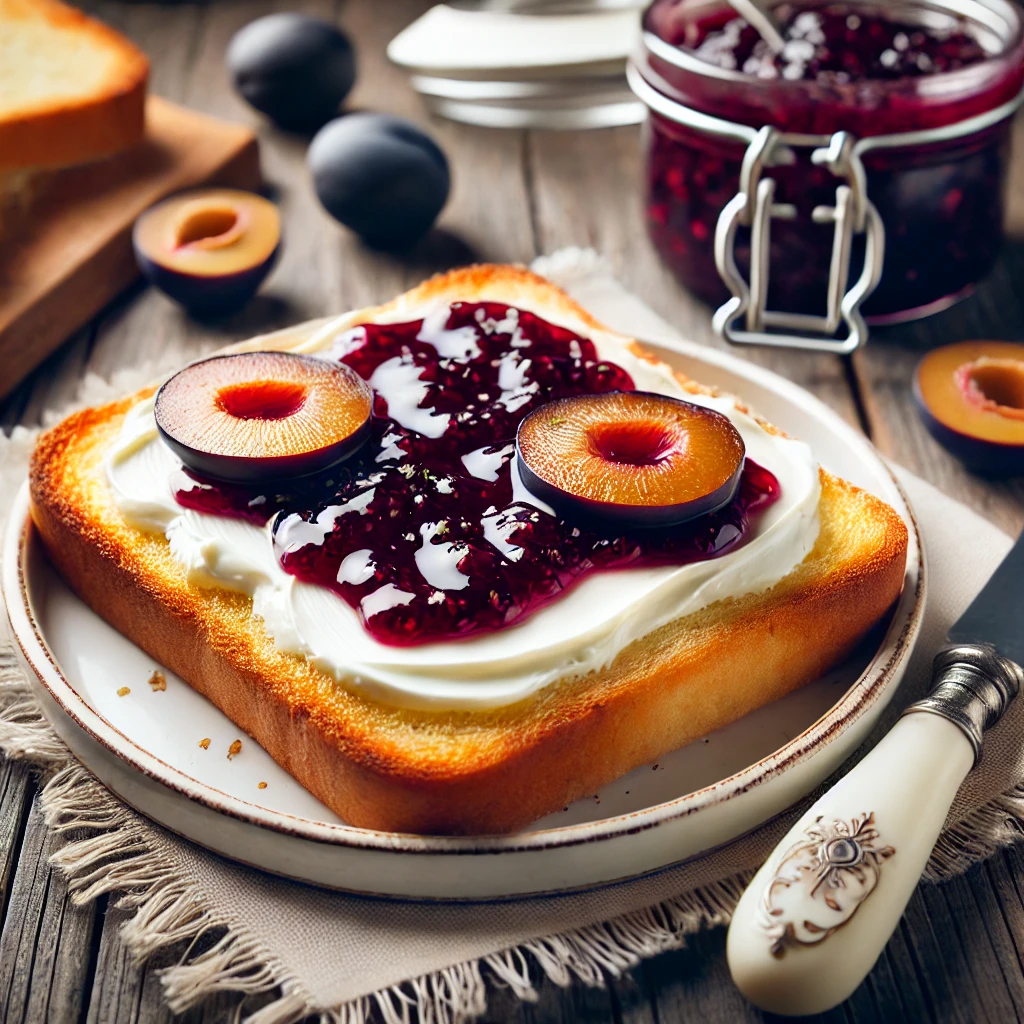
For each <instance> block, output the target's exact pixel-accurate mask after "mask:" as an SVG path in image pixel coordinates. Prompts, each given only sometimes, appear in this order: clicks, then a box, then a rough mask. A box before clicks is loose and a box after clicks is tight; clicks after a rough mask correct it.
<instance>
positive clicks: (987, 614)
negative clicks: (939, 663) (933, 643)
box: [946, 534, 1024, 665]
mask: <svg viewBox="0 0 1024 1024" xmlns="http://www.w3.org/2000/svg"><path fill="white" fill-rule="evenodd" d="M946 636H947V639H948V640H949V641H950V642H951V643H955V644H992V645H993V646H994V647H995V648H996V650H997V651H998V652H999V653H1000V654H1001V655H1002V656H1003V657H1004V658H1009V659H1010V660H1011V661H1014V662H1016V663H1017V664H1018V665H1024V534H1021V536H1020V537H1018V538H1017V542H1016V543H1015V544H1014V545H1013V547H1012V548H1010V551H1009V554H1007V556H1006V557H1005V558H1004V559H1003V560H1002V562H1001V563H1000V565H999V568H998V569H996V571H995V572H994V573H993V574H992V576H991V578H990V579H989V581H988V583H986V584H985V586H984V587H982V589H981V593H979V594H978V596H977V597H976V598H975V599H974V600H973V601H972V602H971V603H970V605H969V606H968V608H967V611H965V612H964V613H963V615H961V616H960V618H959V619H957V621H956V622H955V623H954V624H953V625H952V626H950V627H949V632H948V633H947V634H946Z"/></svg>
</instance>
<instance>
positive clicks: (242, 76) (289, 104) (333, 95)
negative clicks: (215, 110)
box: [227, 12, 356, 130]
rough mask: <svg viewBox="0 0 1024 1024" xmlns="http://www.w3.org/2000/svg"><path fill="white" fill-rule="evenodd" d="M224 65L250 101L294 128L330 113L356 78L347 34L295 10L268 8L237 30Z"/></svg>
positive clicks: (313, 125) (319, 120)
mask: <svg viewBox="0 0 1024 1024" xmlns="http://www.w3.org/2000/svg"><path fill="white" fill-rule="evenodd" d="M227 65H228V70H229V71H230V72H231V75H232V77H233V78H234V82H235V87H236V88H237V89H238V91H239V92H240V93H241V94H242V96H243V97H244V98H245V99H246V100H247V101H248V102H249V103H251V104H252V105H253V106H254V107H255V108H256V109H257V110H259V111H261V112H262V113H264V114H266V115H267V116H268V117H270V118H271V119H272V120H274V121H275V122H277V124H279V125H281V126H282V127H284V128H293V129H299V130H301V129H314V128H319V127H320V126H321V125H322V124H324V122H326V121H329V120H330V119H331V118H332V117H335V116H336V115H337V113H338V107H339V106H340V104H341V101H342V100H343V99H344V98H345V97H346V96H347V95H348V93H349V91H350V90H351V88H352V85H353V83H354V82H355V80H356V64H355V56H354V54H353V52H352V44H351V43H350V42H349V40H348V37H347V36H346V35H345V34H344V33H343V32H342V31H341V30H340V29H339V28H338V27H337V26H336V25H332V24H331V23H330V22H327V21H323V20H321V19H320V18H313V17H310V16H309V15H307V14H296V13H294V12H281V13H278V14H268V15H267V16H266V17H265V18H257V19H256V21H252V22H250V23H249V24H248V25H246V26H245V28H242V29H240V30H239V31H238V32H236V33H235V35H234V37H233V38H232V40H231V42H230V43H229V44H228V49H227Z"/></svg>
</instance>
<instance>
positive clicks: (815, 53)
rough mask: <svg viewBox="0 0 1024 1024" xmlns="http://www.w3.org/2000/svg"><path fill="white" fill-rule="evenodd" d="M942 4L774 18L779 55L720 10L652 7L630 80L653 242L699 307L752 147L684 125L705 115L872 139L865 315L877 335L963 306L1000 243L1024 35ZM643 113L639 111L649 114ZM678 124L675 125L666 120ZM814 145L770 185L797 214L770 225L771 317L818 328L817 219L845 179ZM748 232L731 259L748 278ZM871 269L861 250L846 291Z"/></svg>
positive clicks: (829, 236)
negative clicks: (877, 250)
mask: <svg viewBox="0 0 1024 1024" xmlns="http://www.w3.org/2000/svg"><path fill="white" fill-rule="evenodd" d="M952 6H953V5H952V3H950V5H949V7H948V8H947V7H946V0H936V2H935V3H914V2H910V0H898V2H896V3H894V4H888V5H880V4H872V3H869V2H863V0H843V2H841V3H821V2H816V0H799V2H788V3H783V4H778V5H776V6H774V7H773V13H774V15H775V17H776V21H777V22H778V23H779V24H780V27H781V31H782V34H783V37H784V39H785V48H784V49H783V51H782V52H781V53H780V54H778V55H776V54H774V53H772V52H771V50H770V49H769V47H768V45H767V43H765V42H764V40H762V39H761V38H760V36H759V35H758V33H757V32H756V31H755V30H754V29H753V28H751V27H750V26H749V25H748V24H747V23H746V22H744V21H743V20H742V19H740V18H737V17H736V15H735V12H734V11H733V10H732V9H731V8H730V7H729V6H728V5H727V4H726V3H724V2H715V0H712V2H711V3H707V2H705V0H699V2H698V0H655V2H654V3H653V4H652V5H651V6H650V7H649V8H648V10H647V12H646V14H645V19H644V28H645V34H644V40H645V50H644V55H643V56H642V57H641V58H639V59H638V61H637V63H636V66H635V70H636V71H637V72H638V74H639V76H640V79H641V81H642V82H643V83H645V84H646V86H648V87H651V88H652V89H653V90H655V91H656V93H657V97H658V99H659V101H661V100H664V102H658V103H656V104H653V105H652V112H651V116H650V118H649V127H648V134H647V138H648V143H647V173H646V183H647V191H646V219H647V225H648V230H649V232H650V234H651V237H652V239H653V241H654V244H655V247H656V248H657V250H658V252H659V254H660V255H661V257H662V259H663V260H664V262H665V263H666V265H667V266H668V267H669V268H670V269H671V270H672V271H673V272H674V273H675V275H676V276H677V277H678V279H679V280H680V281H681V282H682V283H683V284H684V285H685V286H686V287H688V288H689V289H691V290H692V291H694V292H695V293H696V294H697V295H699V296H700V297H701V298H703V299H705V300H706V301H708V302H711V303H714V304H716V305H717V304H720V303H722V302H723V301H724V300H725V299H727V298H728V297H729V294H730V292H729V290H728V289H727V287H726V285H725V284H724V283H723V280H722V277H721V276H720V273H719V270H718V268H717V266H716V262H715V256H714V244H715V232H716V226H717V224H718V221H719V217H720V216H721V214H722V211H723V209H724V208H725V207H726V204H728V203H729V202H730V200H732V199H733V197H734V196H736V195H737V192H738V191H739V190H740V169H741V165H742V163H743V158H744V153H745V151H746V144H745V143H744V142H742V141H739V139H738V138H730V137H728V135H727V134H720V133H716V132H714V131H708V130H706V129H701V128H698V127H696V126H695V123H694V120H693V118H692V116H687V115H692V114H693V113H694V112H696V114H697V115H710V116H711V117H714V118H716V119H720V120H721V121H724V122H728V123H729V124H731V125H733V126H741V127H745V128H747V129H749V128H754V129H760V128H762V127H763V126H765V125H768V126H771V127H773V128H775V129H777V130H778V131H780V132H784V133H798V134H805V135H815V136H824V137H825V138H826V139H827V137H828V136H831V135H833V134H834V133H836V132H840V131H842V132H848V133H851V134H852V136H853V137H854V139H856V140H862V141H864V142H866V141H867V140H872V139H873V140H874V142H873V143H872V144H871V145H868V146H866V148H865V149H864V150H863V156H862V160H863V166H864V170H865V172H866V186H867V187H866V193H867V198H868V200H870V202H871V203H873V204H874V207H875V208H876V209H877V211H878V213H879V215H880V218H881V221H882V224H883V225H884V229H885V246H884V265H883V268H882V275H881V280H880V282H879V284H878V286H877V288H876V289H875V291H874V292H873V293H872V294H871V295H870V296H869V297H868V298H867V300H866V302H865V303H864V305H863V312H864V314H865V315H866V316H867V317H868V319H869V320H873V321H875V322H885V321H890V320H897V319H905V318H908V317H912V316H915V315H920V314H923V313H926V312H929V311H931V310H933V309H935V308H940V307H941V305H943V304H947V303H948V302H950V301H953V300H954V299H955V298H957V297H959V296H961V295H963V294H965V293H966V292H967V291H969V290H970V288H971V287H972V286H973V284H974V283H975V282H976V281H977V280H979V279H980V278H981V277H982V276H984V274H985V273H986V272H987V271H988V270H989V269H990V267H991V266H992V264H993V263H994V261H995V259H996V256H997V255H998V252H999V249H1000V247H1001V245H1002V242H1003V215H1004V186H1005V182H1006V175H1007V168H1008V159H1009V138H1010V124H1011V114H1012V110H1009V109H1006V110H1004V109H1003V108H1004V105H1007V104H1012V103H1013V102H1014V101H1015V99H1016V98H1017V97H1018V94H1019V93H1020V90H1021V86H1022V83H1024V35H1022V25H1021V18H1020V15H1019V13H1018V10H1017V8H1016V7H1015V6H1014V5H1012V4H1009V3H1006V2H1004V0H968V2H967V3H965V4H959V5H957V7H956V11H957V12H960V13H953V11H952ZM648 102H649V103H650V99H648ZM999 111H1002V113H1001V114H999V115H998V116H996V114H993V116H994V117H995V120H994V122H993V123H988V124H985V125H981V126H979V127H977V128H976V129H975V128H973V127H972V126H971V124H970V123H968V125H967V127H965V128H957V130H956V131H955V132H953V134H954V135H955V137H952V138H935V136H934V134H933V135H930V136H926V137H924V138H921V137H918V138H917V139H910V140H902V141H899V140H897V141H896V142H892V143H890V141H889V139H891V138H893V137H895V136H899V135H903V134H905V133H908V132H919V131H927V130H936V131H938V130H943V131H949V130H951V129H952V127H953V126H960V125H961V124H963V123H964V122H967V121H968V119H970V118H973V117H976V116H979V115H986V114H989V113H992V112H999ZM674 112H677V113H674ZM811 152H812V147H811V145H810V144H807V145H800V144H794V146H793V147H792V149H791V153H792V155H793V156H794V157H795V159H794V160H793V161H792V163H791V164H789V165H787V166H772V167H770V169H769V170H768V171H766V172H765V173H767V174H769V175H770V177H771V178H773V179H774V180H775V182H776V192H775V196H774V202H775V203H777V204H780V205H789V206H791V207H792V208H793V209H794V211H795V216H791V217H786V218H779V219H774V218H773V220H772V221H771V235H770V245H769V247H768V252H769V261H768V266H769V285H768V296H767V303H766V305H767V308H768V309H771V310H783V311H787V312H793V313H802V314H821V313H822V312H823V310H824V307H825V304H826V294H827V285H828V278H829V269H830V261H831V258H832V245H833V226H832V224H831V223H829V222H822V219H821V218H820V217H818V218H817V219H816V218H814V217H812V212H813V211H814V210H815V209H816V208H830V207H831V208H834V207H836V203H837V197H836V190H837V185H841V184H843V180H842V179H841V178H838V177H837V176H836V175H834V174H833V173H832V172H831V171H830V170H829V168H828V167H826V166H824V165H823V164H822V163H821V162H818V163H812V162H811V159H810V157H811ZM750 237H751V233H750V228H749V227H746V226H744V227H741V228H740V229H739V230H738V232H737V236H736V240H735V245H734V254H735V259H736V264H737V267H738V269H739V271H740V273H741V275H742V276H743V278H744V279H745V280H747V281H749V280H750V264H751V259H750V256H751V253H750V248H751V241H750ZM863 263H864V244H863V236H862V235H857V236H856V237H855V239H854V243H853V248H852V257H851V261H850V268H849V276H848V279H847V284H849V283H851V282H852V281H853V280H855V279H856V277H857V276H858V275H859V274H860V271H861V268H862V266H863Z"/></svg>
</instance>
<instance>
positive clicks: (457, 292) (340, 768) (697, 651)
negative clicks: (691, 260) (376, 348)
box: [31, 267, 908, 834]
mask: <svg viewBox="0 0 1024 1024" xmlns="http://www.w3.org/2000/svg"><path fill="white" fill-rule="evenodd" d="M458 300H464V301H482V300H497V301H504V302H507V303H508V304H509V305H516V306H519V307H520V308H524V309H528V310H530V311H532V312H534V313H536V314H537V315H539V316H541V317H548V318H551V319H553V320H555V321H556V322H559V323H563V324H565V325H566V326H572V324H574V323H576V324H581V325H587V326H591V327H593V328H595V329H601V328H600V325H599V324H597V322H596V321H594V320H593V318H591V317H590V316H589V315H588V314H587V313H586V312H585V311H583V310H582V309H580V308H579V307H578V306H576V305H575V303H573V302H572V300H570V299H569V298H568V297H567V296H566V295H564V294H563V293H562V292H560V291H558V290H557V289H555V288H554V287H553V286H551V285H550V284H548V283H547V282H545V281H543V280H542V279H540V278H537V277H535V276H534V275H532V274H529V273H527V272H526V271H523V270H519V269H516V268H510V267H476V268H470V269H467V270H463V271H456V272H453V273H451V274H448V275H446V276H443V277H439V278H435V279H433V280H431V281H428V282H427V283H426V284H424V285H422V286H421V287H420V288H418V289H415V290H414V291H412V292H410V293H407V294H406V295H404V296H402V297H400V298H399V299H397V300H395V301H394V302H393V303H389V304H388V305H387V306H384V307H380V308H378V309H371V310H361V311H359V312H357V313H353V314H352V315H351V317H349V318H348V320H349V322H351V323H353V324H357V323H362V322H368V321H371V320H373V319H375V318H378V317H386V316H390V318H391V319H394V318H395V316H396V315H398V314H403V315H404V314H408V316H407V319H410V320H412V319H416V318H417V317H418V316H422V315H423V310H424V309H426V308H428V307H430V306H431V305H435V304H436V303H438V302H439V301H449V302H452V301H458ZM309 333H310V332H309V331H307V332H305V334H304V332H303V331H301V330H299V331H297V332H295V333H294V334H293V335H292V336H290V337H280V336H273V337H271V338H270V339H268V340H261V339H256V340H255V341H253V342H250V343H247V344H246V345H245V346H242V347H247V348H260V347H277V348H289V347H295V346H296V345H298V344H301V341H302V340H303V337H304V336H308V334H309ZM621 343H622V344H623V345H624V346H628V347H630V348H631V349H632V350H633V351H634V352H638V351H639V349H638V346H636V343H635V342H632V341H630V340H629V339H625V338H622V339H621ZM687 386H688V387H690V388H691V390H697V389H699V386H698V385H696V384H692V383H689V384H688V385H687ZM147 394H148V392H142V393H140V394H139V395H136V396H134V397H133V398H129V399H125V400H123V401H120V402H115V403H113V404H110V405H106V406H103V407H101V408H97V409H87V410H85V411H83V412H80V413H77V414H75V415H73V416H71V417H69V418H68V419H66V420H64V421H63V422H62V423H61V424H59V425H58V426H56V427H55V428H53V429H52V430H50V431H49V432H47V433H46V434H44V435H43V436H42V437H41V439H40V441H39V443H38V445H37V448H36V450H35V453H34V456H33V460H32V469H31V493H32V516H33V519H34V522H35V524H36V526H37V528H38V530H39V532H40V534H41V537H42V539H43V542H44V544H45V546H46V548H47V550H48V552H49V554H50V557H51V559H52V560H53V562H54V564H55V565H56V566H57V568H58V569H59V570H60V572H61V573H62V574H63V576H64V578H65V579H66V580H67V581H68V583H69V584H70V585H71V587H72V588H73V589H74V590H75V591H76V593H78V594H79V596H80V597H81V598H82V599H83V600H84V601H85V602H86V603H87V604H89V605H90V607H92V608H93V609H94V610H95V611H96V612H97V613H98V614H100V615H101V616H102V617H103V618H105V619H106V620H107V621H108V622H110V623H111V624H112V625H113V626H115V627H116V628H117V629H118V630H120V631H121V632H122V633H123V634H124V635H125V636H127V637H128V638H130V639H131V640H132V641H134V642H135V643H136V644H138V645H139V646H140V647H141V648H142V649H143V650H145V651H147V652H148V653H149V654H150V655H151V656H152V657H154V658H156V659H157V660H158V661H160V662H161V663H163V664H164V665H166V666H167V667H168V668H170V669H172V670H173V671H175V672H177V673H178V674H179V675H181V676H182V677H183V678H184V679H185V680H186V681H187V682H188V683H189V684H190V685H192V686H193V687H194V688H195V689H196V690H198V691H199V692H200V693H202V694H204V695H205V696H207V697H208V698H209V699H210V700H211V701H213V703H214V704H216V705H217V706H218V707H219V708H220V709H221V710H222V711H223V712H224V713H225V714H227V715H228V716H229V717H230V718H231V719H232V720H233V721H234V722H235V723H236V724H237V725H238V726H239V727H240V728H241V729H243V730H245V732H246V733H248V734H249V735H250V736H251V737H253V738H254V739H255V740H257V741H258V742H259V743H260V744H261V745H262V746H263V747H264V748H265V749H266V750H267V751H268V752H269V753H270V754H271V756H272V757H273V758H274V759H275V760H276V761H277V762H278V763H279V764H280V765H282V767H284V768H285V769H286V770H287V771H288V772H290V773H291V774H292V775H293V776H294V777H295V778H296V779H298V781H299V782H300V783H302V785H304V786H305V787H306V788H307V789H309V790H310V791H311V792H312V793H314V794H315V795H316V796H317V797H318V798H319V799H320V800H322V801H323V802H324V803H325V804H327V806H329V807H330V808H331V809H332V810H334V811H335V812H336V813H338V814H339V815H340V816H341V817H342V818H343V819H344V820H346V821H347V822H349V823H351V824H353V825H358V826H362V827H366V828H373V829H382V830H389V831H400V832H416V833H442V834H444V833H462V834H466V833H476V834H480V833H493V832H507V831H511V830H514V829H517V828H520V827H522V826H524V825H526V824H528V823H529V822H531V821H533V820H535V819H537V818H539V817H541V816H543V815H544V814H546V813H549V812H551V811H554V810H557V809H559V808H561V807H563V806H565V805H566V804H567V803H569V802H570V801H572V800H575V799H577V798H578V797H580V796H583V795H585V794H592V793H594V792H596V791H597V789H598V788H599V787H600V786H602V785H603V784H605V783H607V782H609V781H610V780H612V779H614V778H617V777H618V776H620V775H622V774H624V773H626V772H628V771H630V770H632V769H633V768H636V767H638V766H640V765H643V764H646V763H648V762H650V761H653V760H655V759H656V758H658V757H659V756H660V755H662V754H664V753H666V752H667V751H670V750H673V749H676V748H677V747H680V746H682V745H684V744H686V743H688V742H690V741H692V740H694V739H696V738H698V737H700V736H703V735H706V734H707V733H709V732H711V731H713V730H715V729H718V728H720V727H721V726H724V725H726V724H728V723H729V722H732V721H735V720H736V719H737V718H739V717H741V716H742V715H745V714H747V713H748V712H750V711H752V710H754V709H755V708H758V707H761V706H762V705H764V704H767V703H768V702H769V701H773V700H776V699H778V698H779V697H782V696H783V695H785V694H787V693H789V692H790V691H792V690H794V689H796V688H797V687H799V686H802V685H804V684H805V683H808V682H810V681H812V680H813V679H815V678H817V677H819V676H820V675H821V674H822V673H823V672H824V671H825V670H826V669H828V668H829V667H830V666H831V665H833V664H835V663H836V662H837V661H838V660H839V659H841V658H842V657H843V656H844V655H845V654H846V653H847V652H848V651H849V650H850V649H851V648H852V647H853V645H854V644H856V643H857V641H858V640H859V639H860V638H861V637H862V636H863V635H864V634H865V632H866V631H867V630H868V629H869V628H870V627H871V626H872V625H874V624H875V623H876V622H878V621H879V619H880V618H881V617H882V616H883V615H884V614H885V613H886V611H887V610H888V609H889V608H890V606H891V605H892V604H893V602H894V601H895V600H896V598H897V596H898V595H899V593H900V590H901V587H902V584H903V578H904V569H905V561H906V553H907V539H908V538H907V529H906V526H905V524H904V523H903V521H902V519H901V518H900V517H899V516H898V515H897V514H896V513H895V512H894V511H893V509H891V508H890V507H889V506H888V505H886V504H885V503H884V502H882V501H880V500H878V499H877V498H875V497H873V496H872V495H870V494H867V493H865V492H864V491H862V490H859V489H857V488H856V487H854V486H852V485H851V484H849V483H846V482H844V481H843V480H839V479H837V478H835V477H834V476H831V475H829V474H828V473H826V472H824V471H822V472H821V483H822V492H821V499H820V506H819V516H820V522H821V527H820V533H819V536H818V539H817V542H816V543H815V545H814V548H813V550H812V551H811V553H810V554H809V555H808V556H807V558H806V559H805V560H804V561H803V562H802V563H801V564H800V565H799V566H798V567H797V568H796V569H794V570H793V571H792V572H791V573H790V574H789V575H788V576H786V577H785V578H784V579H782V580H781V581H780V582H779V583H778V584H776V585H775V586H774V587H772V588H771V589H769V590H766V591H764V592H762V593H754V594H748V595H746V596H743V597H739V598H735V599H730V600H726V601H720V602H718V603H716V604H712V605H710V606H709V607H707V608H704V609H703V610H701V611H699V612H696V613H695V614H692V615H688V616H686V617H684V618H680V619H677V620H675V621H673V622H670V623H668V624H667V625H665V626H662V627H661V628H659V629H657V630H655V631H653V632H651V633H649V634H648V635H646V636H643V637H642V638H641V639H639V640H637V641H635V642H634V643H632V644H631V645H630V646H628V647H626V648H625V649H624V650H623V651H622V652H621V653H620V654H619V655H618V656H617V657H616V658H615V660H614V661H613V662H612V663H611V665H609V666H608V667H607V668H605V669H603V670H602V671H599V672H596V673H591V674H590V675H587V676H585V677H583V678H576V679H567V680H563V681H560V682H558V683H555V684H553V685H551V686H548V687H547V688H545V689H543V690H542V691H540V692H539V693H537V694H535V695H534V696H533V697H531V698H529V699H527V700H525V701H522V702H520V703H519V704H515V705H513V706H510V707H503V708H496V709H492V710H486V711H458V712H428V711H414V710H408V709H402V708H396V707H391V706H388V705H385V704H383V703H377V702H375V701H373V700H370V699H368V698H367V697H365V696H363V695H361V694H359V693H357V692H356V691H355V689H353V688H349V687H347V686H346V685H344V683H341V684H339V683H338V682H336V681H335V680H334V679H333V678H332V677H330V676H328V675H327V674H325V673H324V672H322V671H320V670H318V669H317V668H316V667H314V666H313V665H312V664H311V663H310V662H308V661H307V660H305V659H303V658H301V657H296V656H292V655H289V654H284V653H282V652H281V651H279V650H278V649H277V648H276V647H275V645H274V642H273V640H272V639H271V637H270V636H269V635H268V634H267V632H266V630H265V629H264V627H263V624H262V622H261V620H260V619H258V618H256V617H254V616H253V614H252V602H251V601H250V600H249V599H248V598H247V597H245V596H243V595H241V594H238V593H233V592H230V591H227V590H221V589H217V588H210V589H206V588H198V587H195V586H192V585H190V584H189V583H188V581H187V579H186V572H185V569H184V568H183V567H182V565H181V564H180V563H179V562H177V561H176V560H175V559H174V558H173V557H172V555H171V553H170V550H169V545H168V543H167V541H166V540H165V539H164V538H163V537H162V536H159V535H153V534H148V533H143V532H140V531H139V530H137V529H135V528H133V527H131V526H129V525H127V524H126V523H125V522H124V520H123V519H122V518H121V516H120V514H119V512H118V510H117V508H116V507H115V505H114V503H113V499H112V496H111V492H110V489H109V487H108V484H107V480H106V476H105V471H104V458H105V456H106V453H107V451H108V450H109V448H110V445H111V444H112V442H113V441H114V439H115V438H116V436H117V434H118V431H119V429H120V427H121V423H122V420H123V418H124V416H125V414H126V412H127V411H128V410H129V409H130V408H131V406H132V405H133V404H134V403H135V402H136V401H138V400H139V399H141V398H142V397H145V396H146V395H147Z"/></svg>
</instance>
